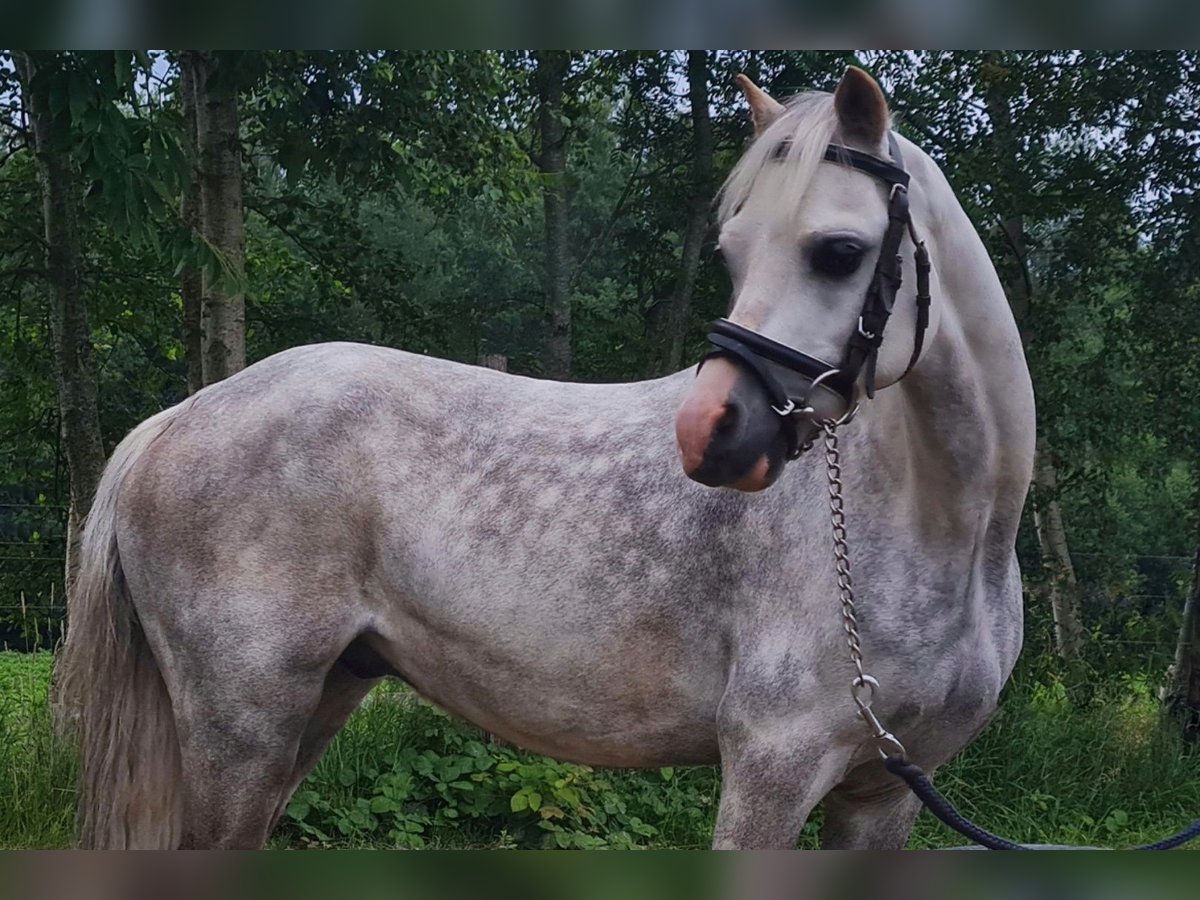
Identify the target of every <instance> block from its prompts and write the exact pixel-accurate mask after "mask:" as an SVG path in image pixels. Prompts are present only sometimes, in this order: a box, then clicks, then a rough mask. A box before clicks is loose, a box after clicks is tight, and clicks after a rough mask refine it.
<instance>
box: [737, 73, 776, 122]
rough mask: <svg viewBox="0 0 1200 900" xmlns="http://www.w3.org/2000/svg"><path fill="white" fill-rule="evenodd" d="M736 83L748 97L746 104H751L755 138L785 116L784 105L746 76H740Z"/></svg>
mask: <svg viewBox="0 0 1200 900" xmlns="http://www.w3.org/2000/svg"><path fill="white" fill-rule="evenodd" d="M734 81H736V82H737V86H738V87H740V88H741V89H742V93H743V94H745V95H746V102H747V103H749V104H750V117H751V118H752V119H753V120H754V136H755V137H758V135H760V134H762V133H763V132H764V131H766V130H767V129H768V128H770V127H771V123H772V122H774V121H775V120H776V119H778V118H779V117H780V116H782V115H783V112H784V107H783V104H782V103H780V102H779V101H778V100H776V99H775V98H774V97H772V96H771V95H770V94H768V93H767V92H766V91H764V90H763V89H762V88H760V87H759V86H758V85H757V84H755V83H754V82H753V81H751V80H750V79H749V78H748V77H747V76H745V75H738V77H737V78H735V79H734Z"/></svg>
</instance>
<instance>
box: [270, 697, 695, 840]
mask: <svg viewBox="0 0 1200 900" xmlns="http://www.w3.org/2000/svg"><path fill="white" fill-rule="evenodd" d="M368 728H369V729H370V732H371V733H370V734H366V733H364V729H368ZM364 744H365V746H364ZM712 777H713V773H711V772H710V773H708V775H707V776H706V777H702V778H700V779H683V780H684V784H682V785H681V784H680V783H679V778H678V775H677V773H676V772H675V771H674V770H671V769H663V770H660V771H655V772H652V773H638V774H636V775H634V774H630V773H603V772H597V771H595V770H593V769H592V768H590V767H588V766H579V765H572V764H570V763H562V762H556V761H554V760H550V759H547V758H544V757H536V756H532V755H530V754H527V753H523V752H520V751H518V750H515V749H514V748H512V747H509V746H506V745H502V744H495V743H490V742H488V741H487V740H486V738H485V737H484V736H483V735H481V734H480V733H479V732H478V731H477V730H476V729H474V728H471V727H469V726H465V725H460V724H458V723H456V722H454V721H453V720H452V719H450V718H448V717H447V716H446V715H445V714H443V713H441V712H439V711H438V710H436V709H434V708H433V707H430V706H428V705H426V704H424V703H421V702H419V701H416V700H415V698H413V697H412V695H411V694H409V693H408V692H407V691H406V690H404V689H395V688H393V689H385V690H380V691H377V692H376V693H374V694H373V695H372V696H371V698H370V699H369V700H368V703H367V706H366V708H365V709H364V710H363V711H362V712H361V713H359V714H358V716H357V717H356V720H355V721H352V722H351V723H350V725H349V726H348V727H347V729H346V731H345V732H344V733H343V736H339V738H338V740H337V743H336V745H335V747H334V748H333V749H332V750H331V752H330V754H329V755H328V757H327V758H326V759H325V760H323V761H322V762H321V764H320V765H319V766H318V769H317V772H316V774H315V775H314V776H313V778H312V779H310V781H309V782H307V783H306V784H305V786H303V787H302V788H301V789H300V790H299V791H298V792H297V794H296V796H295V798H294V799H293V801H292V804H291V806H290V807H289V808H288V814H287V822H286V829H287V831H288V832H290V833H292V834H293V835H294V837H295V838H296V839H299V840H300V841H301V842H304V843H311V844H316V845H320V846H330V845H342V844H350V845H372V846H379V845H384V846H392V847H406V848H414V849H415V848H420V847H425V846H429V845H432V846H455V845H462V844H463V843H471V842H477V841H478V842H484V843H489V844H494V845H496V846H511V847H557V848H574V849H594V848H600V847H607V848H630V847H637V846H650V845H654V844H656V843H659V842H660V841H661V834H660V831H659V828H658V827H656V825H655V824H653V823H659V822H662V821H663V820H664V819H665V820H668V821H675V822H676V823H678V822H679V821H690V822H691V823H693V826H694V825H699V826H700V827H704V826H705V825H706V824H707V823H708V821H709V818H710V814H711V811H712V800H713V794H714V787H715V785H714V783H713V780H712ZM675 827H676V828H678V824H676V826H675ZM689 830H691V829H689Z"/></svg>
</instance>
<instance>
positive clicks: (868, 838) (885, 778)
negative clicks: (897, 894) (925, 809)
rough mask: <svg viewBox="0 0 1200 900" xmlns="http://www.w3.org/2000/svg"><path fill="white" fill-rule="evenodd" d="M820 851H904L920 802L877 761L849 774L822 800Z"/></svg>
mask: <svg viewBox="0 0 1200 900" xmlns="http://www.w3.org/2000/svg"><path fill="white" fill-rule="evenodd" d="M822 807H823V809H824V811H825V822H824V825H823V827H822V828H821V848H822V849H823V850H903V849H904V846H905V844H907V843H908V836H909V833H910V832H911V831H912V827H913V822H914V821H915V820H916V818H917V813H919V812H920V811H921V801H920V800H918V799H917V797H916V795H915V794H913V793H912V791H910V790H909V789H908V785H906V784H905V783H904V782H903V781H901V780H900V779H898V778H895V777H894V776H892V775H890V774H889V773H888V772H887V770H885V769H884V768H883V766H882V765H881V764H879V763H876V762H871V763H867V764H866V765H864V766H860V767H858V768H857V769H854V770H853V771H851V772H850V773H849V774H848V775H847V777H846V779H845V780H844V781H842V783H841V784H839V785H838V786H837V787H835V788H834V789H833V790H832V791H830V793H829V794H828V795H827V796H826V797H825V800H824V803H823V804H822Z"/></svg>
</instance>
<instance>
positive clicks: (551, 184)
mask: <svg viewBox="0 0 1200 900" xmlns="http://www.w3.org/2000/svg"><path fill="white" fill-rule="evenodd" d="M535 58H536V60H537V71H536V74H535V78H536V81H537V89H538V157H537V163H538V171H539V172H540V173H541V176H542V203H543V208H544V210H545V235H546V236H545V247H546V250H545V252H546V274H545V292H546V307H545V308H546V327H547V333H546V343H545V374H546V375H547V376H549V377H550V378H558V379H564V378H568V377H570V374H571V297H570V270H569V268H568V266H569V260H568V258H567V257H568V248H567V180H566V164H567V128H566V123H565V121H564V119H565V116H564V113H563V83H564V82H565V81H566V78H567V74H568V72H569V71H570V68H571V55H570V53H568V52H567V51H565V50H539V51H538V52H537V53H536V54H535Z"/></svg>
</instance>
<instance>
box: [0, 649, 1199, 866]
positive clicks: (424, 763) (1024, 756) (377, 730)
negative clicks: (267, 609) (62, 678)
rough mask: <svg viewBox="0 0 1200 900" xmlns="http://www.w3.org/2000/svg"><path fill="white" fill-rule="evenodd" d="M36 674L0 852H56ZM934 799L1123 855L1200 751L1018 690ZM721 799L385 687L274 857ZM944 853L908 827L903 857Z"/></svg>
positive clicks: (5, 781)
mask: <svg viewBox="0 0 1200 900" xmlns="http://www.w3.org/2000/svg"><path fill="white" fill-rule="evenodd" d="M50 662H51V660H50V656H49V654H45V653H41V654H16V653H0V847H4V848H17V847H63V846H67V845H69V843H70V832H71V819H72V816H73V809H72V807H73V790H72V783H73V777H74V761H73V756H72V753H71V750H70V748H69V747H67V746H65V745H64V744H63V742H62V741H61V740H60V739H58V738H56V737H55V736H54V733H53V729H52V728H51V723H50V716H49V713H48V711H47V709H46V703H45V699H46V691H47V684H48V681H49V672H50ZM1105 694H1107V696H1105ZM938 784H939V787H940V788H941V789H942V790H943V791H944V792H945V793H946V794H947V795H948V796H949V797H950V798H951V799H952V800H954V801H955V802H956V803H957V804H958V805H959V806H960V808H961V809H962V810H963V812H965V813H966V814H967V815H968V816H971V817H974V818H976V819H977V820H978V821H979V822H980V824H982V825H983V826H984V827H987V828H989V829H991V830H993V831H997V832H999V833H1001V834H1003V835H1005V836H1006V837H1010V838H1013V839H1015V840H1020V841H1024V842H1029V843H1055V844H1058V843H1065V844H1072V843H1082V844H1093V845H1103V846H1129V845H1132V844H1137V843H1142V842H1145V841H1149V840H1153V839H1157V838H1159V837H1161V836H1163V835H1164V834H1166V833H1168V832H1170V831H1174V830H1176V829H1178V828H1180V827H1182V826H1183V825H1184V824H1186V823H1187V822H1189V821H1191V820H1192V819H1193V818H1195V817H1197V816H1200V748H1196V747H1194V746H1191V747H1189V746H1185V745H1184V743H1183V742H1182V740H1180V739H1179V738H1178V737H1176V736H1175V735H1174V734H1173V733H1171V732H1169V731H1168V730H1166V729H1164V728H1163V727H1162V726H1161V724H1160V722H1159V718H1158V711H1157V707H1156V704H1155V702H1154V699H1153V694H1152V691H1151V690H1150V689H1149V688H1148V687H1147V686H1146V685H1144V684H1140V683H1138V682H1136V681H1130V680H1124V681H1122V682H1120V683H1119V684H1117V683H1114V684H1112V685H1107V686H1105V689H1104V691H1101V692H1100V693H1099V694H1098V695H1097V696H1095V697H1093V699H1092V700H1091V701H1090V702H1089V703H1088V704H1087V705H1086V706H1082V707H1076V706H1073V705H1072V704H1071V703H1070V702H1068V699H1067V696H1066V692H1065V691H1063V690H1062V689H1061V687H1060V686H1058V685H1057V684H1055V683H1054V682H1053V681H1052V680H1051V679H1049V678H1046V677H1042V678H1039V677H1035V676H1034V675H1031V674H1025V675H1023V676H1021V677H1020V678H1019V679H1018V680H1017V681H1016V682H1015V683H1014V684H1013V685H1011V686H1010V688H1009V691H1008V693H1007V695H1006V698H1005V700H1004V703H1003V706H1002V709H1001V712H1000V713H999V714H998V716H997V717H996V719H995V720H994V721H993V723H992V725H991V726H989V728H988V729H987V730H986V731H985V732H984V734H983V735H982V736H981V737H980V739H979V740H978V741H976V742H975V743H974V744H973V745H972V746H971V747H970V748H969V749H968V750H967V751H966V752H964V753H963V754H962V755H961V756H960V757H959V758H958V759H957V760H955V761H954V762H953V763H952V764H950V765H948V766H946V767H945V768H944V769H942V770H941V771H940V772H939V774H938ZM718 787H719V784H718V778H717V774H716V771H715V770H714V769H711V768H690V769H676V770H670V769H667V770H656V771H648V772H634V771H602V770H596V771H592V770H590V769H587V768H586V767H578V766H569V765H565V764H561V763H555V762H553V761H549V760H544V759H542V758H540V757H534V756H531V755H529V754H525V753H523V752H520V751H517V750H515V749H513V748H509V747H505V746H498V745H494V744H490V743H487V742H486V741H485V740H484V739H483V738H482V736H481V735H480V734H479V732H478V731H477V730H475V729H473V728H470V727H469V726H466V725H462V724H460V723H457V722H454V721H453V720H451V719H449V718H447V717H446V716H444V715H443V714H441V713H440V712H438V711H437V710H435V709H433V708H431V707H429V706H428V705H426V704H424V703H421V702H420V701H418V700H416V699H415V698H414V697H412V695H411V694H409V693H408V692H407V691H405V690H404V689H403V688H399V687H390V688H385V689H383V690H381V691H379V692H377V693H376V694H374V695H372V697H371V698H369V700H368V702H367V703H366V704H364V706H363V708H362V709H361V710H360V711H359V712H358V713H356V714H355V716H354V717H353V718H352V720H351V721H350V723H349V725H348V726H347V728H346V729H345V730H344V731H343V733H342V734H341V735H339V737H338V739H337V740H336V741H335V742H334V744H333V746H332V747H331V748H330V751H329V753H328V754H327V755H326V756H325V758H324V759H322V761H321V763H320V764H319V765H318V767H317V769H316V771H314V772H313V774H312V776H311V777H310V778H309V779H308V780H307V781H306V782H305V784H304V785H303V786H302V788H301V790H300V791H299V792H298V793H297V799H296V801H295V802H294V803H293V806H292V809H291V811H290V814H289V817H288V818H287V819H286V820H285V822H284V823H283V825H282V826H281V827H280V829H279V830H278V831H277V833H276V835H275V836H274V838H273V839H272V843H273V845H275V846H296V847H299V846H338V847H355V846H357V847H364V846H370V847H392V846H429V847H517V846H573V847H574V846H582V847H591V846H610V847H624V846H652V847H683V848H694V847H705V846H707V845H708V842H709V837H710V834H711V828H712V819H713V816H714V814H715V808H716V801H717V791H718ZM818 824H819V813H818V815H817V816H815V817H814V821H813V822H810V824H809V826H808V827H807V828H806V829H805V833H804V835H803V836H802V838H801V845H802V846H815V843H816V832H817V827H818ZM957 843H961V842H960V841H959V840H957V839H956V837H955V836H954V835H952V834H950V833H949V832H947V831H946V830H945V829H944V828H943V827H942V826H941V825H940V824H939V823H937V822H936V821H934V820H933V819H932V817H930V816H929V815H928V814H927V813H922V815H921V818H920V819H919V820H918V823H917V827H916V829H915V831H914V833H913V837H912V842H911V846H913V847H920V848H928V847H944V846H951V845H955V844H957Z"/></svg>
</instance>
